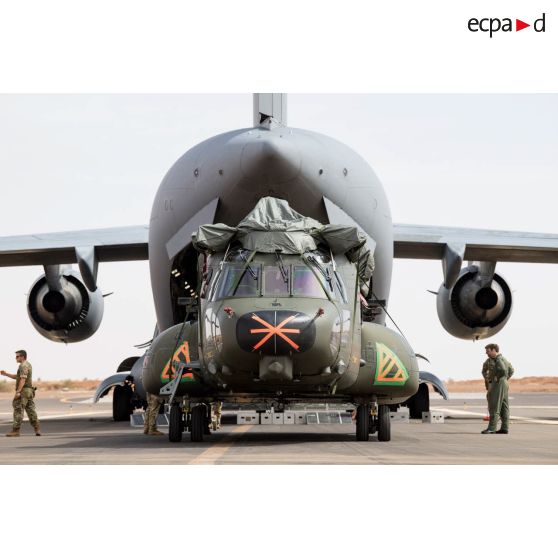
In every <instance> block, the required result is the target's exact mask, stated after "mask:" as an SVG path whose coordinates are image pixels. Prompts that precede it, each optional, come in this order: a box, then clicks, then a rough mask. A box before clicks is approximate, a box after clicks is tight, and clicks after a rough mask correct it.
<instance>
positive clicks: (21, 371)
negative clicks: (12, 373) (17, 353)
mask: <svg viewBox="0 0 558 558" xmlns="http://www.w3.org/2000/svg"><path fill="white" fill-rule="evenodd" d="M32 376H33V367H32V366H31V363H30V362H29V361H27V360H26V361H24V362H22V363H21V364H20V365H19V367H18V369H17V377H16V386H15V389H16V391H17V388H18V386H19V381H20V380H21V379H22V378H24V379H25V384H24V386H23V387H24V388H30V387H31V386H32V385H33V377H32Z"/></svg>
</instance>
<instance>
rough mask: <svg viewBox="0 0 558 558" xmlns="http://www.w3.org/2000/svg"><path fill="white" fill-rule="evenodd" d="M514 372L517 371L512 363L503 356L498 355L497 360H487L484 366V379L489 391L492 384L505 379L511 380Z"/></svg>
mask: <svg viewBox="0 0 558 558" xmlns="http://www.w3.org/2000/svg"><path fill="white" fill-rule="evenodd" d="M514 372H515V370H514V369H513V366H512V365H511V363H510V362H509V361H508V360H507V359H505V358H504V357H503V356H502V355H498V356H496V358H487V359H486V360H485V361H484V364H483V365H482V377H483V378H484V384H485V386H486V388H487V389H488V384H489V383H490V382H494V381H496V380H499V379H500V378H503V377H505V378H511V377H512V376H513V373H514Z"/></svg>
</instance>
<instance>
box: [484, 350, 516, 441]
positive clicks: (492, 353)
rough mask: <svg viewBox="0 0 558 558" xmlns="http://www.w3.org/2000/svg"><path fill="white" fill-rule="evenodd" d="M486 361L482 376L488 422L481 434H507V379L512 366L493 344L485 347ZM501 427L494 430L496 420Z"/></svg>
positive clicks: (509, 376)
mask: <svg viewBox="0 0 558 558" xmlns="http://www.w3.org/2000/svg"><path fill="white" fill-rule="evenodd" d="M485 349H486V355H487V356H488V359H487V360H486V362H485V363H484V365H483V376H485V370H486V376H485V382H486V384H487V387H488V394H487V398H488V410H489V412H490V422H489V423H488V428H487V429H486V430H483V431H482V434H507V433H508V430H509V419H510V406H509V402H508V389H509V388H508V378H511V377H512V376H513V373H514V369H513V366H512V365H511V364H510V363H509V362H508V361H507V360H506V359H505V358H504V357H503V356H502V355H501V354H500V347H498V345H496V344H495V343H490V344H488V345H486V347H485ZM500 418H501V420H502V426H501V428H500V430H496V428H497V426H498V420H499V419H500Z"/></svg>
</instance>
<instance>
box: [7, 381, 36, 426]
mask: <svg viewBox="0 0 558 558" xmlns="http://www.w3.org/2000/svg"><path fill="white" fill-rule="evenodd" d="M34 397H35V394H34V392H33V390H32V389H31V388H23V389H22V390H21V397H19V398H18V399H14V400H13V403H12V405H13V408H14V423H13V429H14V430H19V429H20V428H21V423H22V421H23V412H24V411H25V412H26V413H27V416H28V418H29V422H30V423H31V425H32V426H33V428H39V417H38V416H37V411H36V410H35V402H34V401H33V398H34Z"/></svg>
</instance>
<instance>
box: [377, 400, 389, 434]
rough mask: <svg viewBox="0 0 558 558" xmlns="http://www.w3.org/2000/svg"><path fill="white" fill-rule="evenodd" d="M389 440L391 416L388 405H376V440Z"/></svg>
mask: <svg viewBox="0 0 558 558" xmlns="http://www.w3.org/2000/svg"><path fill="white" fill-rule="evenodd" d="M390 440H391V418H390V416H389V405H379V406H378V441H379V442H389V441H390Z"/></svg>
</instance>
